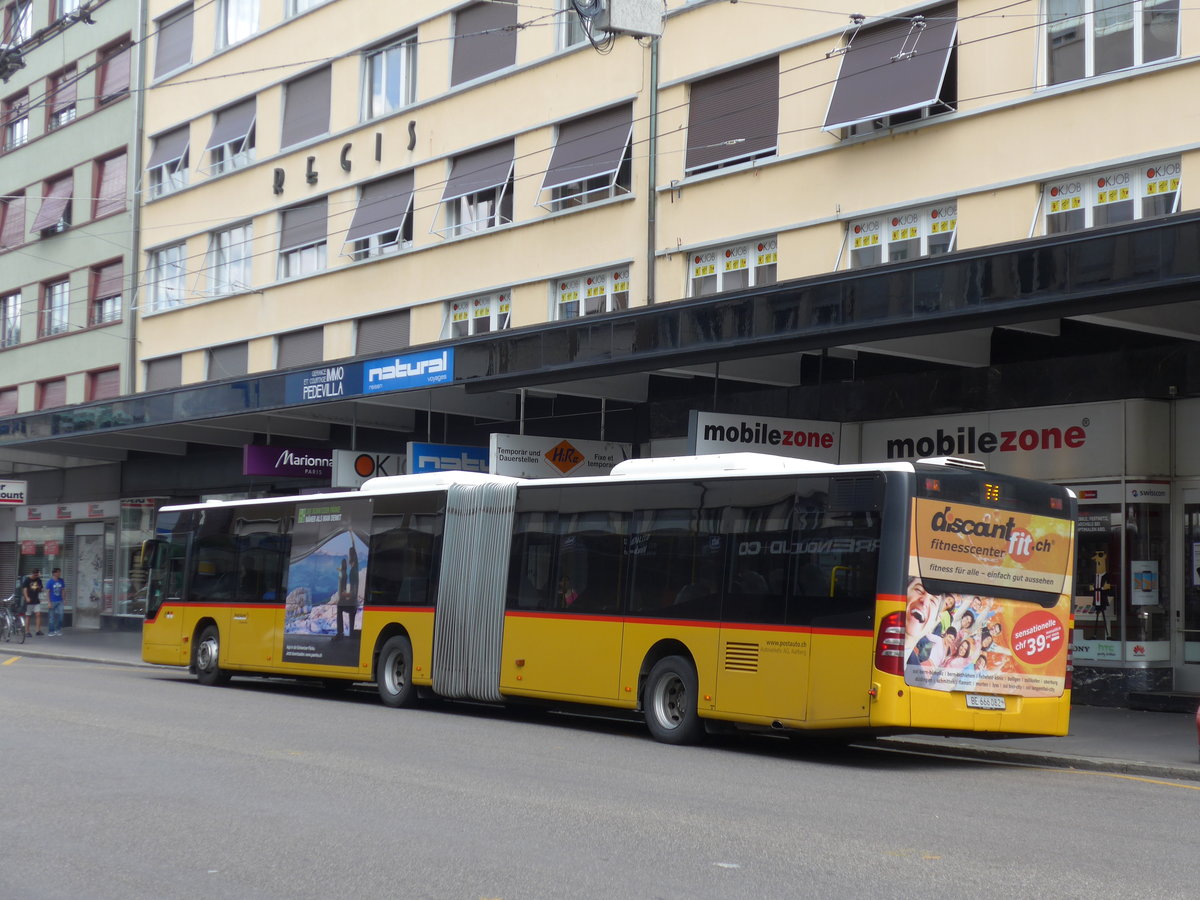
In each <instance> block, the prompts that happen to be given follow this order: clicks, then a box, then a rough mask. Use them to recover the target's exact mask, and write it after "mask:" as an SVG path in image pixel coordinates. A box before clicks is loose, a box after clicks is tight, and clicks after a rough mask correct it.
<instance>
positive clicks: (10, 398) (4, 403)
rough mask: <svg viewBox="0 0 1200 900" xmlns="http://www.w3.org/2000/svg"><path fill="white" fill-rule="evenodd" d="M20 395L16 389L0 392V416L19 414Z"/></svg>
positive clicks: (6, 389) (5, 389) (11, 388)
mask: <svg viewBox="0 0 1200 900" xmlns="http://www.w3.org/2000/svg"><path fill="white" fill-rule="evenodd" d="M17 398H18V393H17V389H16V388H15V387H10V388H4V389H2V390H0V416H15V415H16V414H17V409H18V406H17Z"/></svg>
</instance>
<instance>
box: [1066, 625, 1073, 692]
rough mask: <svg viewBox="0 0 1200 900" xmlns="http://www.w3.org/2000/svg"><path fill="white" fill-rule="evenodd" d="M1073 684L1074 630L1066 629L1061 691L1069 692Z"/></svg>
mask: <svg viewBox="0 0 1200 900" xmlns="http://www.w3.org/2000/svg"><path fill="white" fill-rule="evenodd" d="M1074 682H1075V629H1074V628H1068V629H1067V671H1066V673H1065V675H1064V676H1063V690H1065V691H1069V690H1071V685H1072V684H1074Z"/></svg>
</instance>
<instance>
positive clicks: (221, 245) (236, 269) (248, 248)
mask: <svg viewBox="0 0 1200 900" xmlns="http://www.w3.org/2000/svg"><path fill="white" fill-rule="evenodd" d="M252 239H253V238H252V233H251V226H250V223H249V222H246V223H245V224H243V225H235V226H234V227H232V228H225V229H222V230H221V231H214V232H213V233H212V234H211V235H210V236H209V244H208V265H207V266H206V267H205V271H206V272H207V275H208V290H209V293H210V294H213V295H216V296H220V295H224V294H238V293H242V292H243V291H247V290H249V289H250V280H251V275H250V266H251V262H252V261H253V246H252Z"/></svg>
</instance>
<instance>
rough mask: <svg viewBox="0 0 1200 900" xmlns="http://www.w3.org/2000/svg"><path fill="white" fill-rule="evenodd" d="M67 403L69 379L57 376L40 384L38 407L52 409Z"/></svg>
mask: <svg viewBox="0 0 1200 900" xmlns="http://www.w3.org/2000/svg"><path fill="white" fill-rule="evenodd" d="M66 403H67V379H65V378H56V379H54V380H53V381H43V382H42V383H41V384H40V385H38V409H51V408H53V407H55V406H65V405H66Z"/></svg>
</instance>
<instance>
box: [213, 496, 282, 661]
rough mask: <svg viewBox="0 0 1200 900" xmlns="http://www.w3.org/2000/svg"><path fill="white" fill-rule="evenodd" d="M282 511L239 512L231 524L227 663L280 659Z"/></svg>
mask: <svg viewBox="0 0 1200 900" xmlns="http://www.w3.org/2000/svg"><path fill="white" fill-rule="evenodd" d="M282 518H283V517H282V510H281V509H280V507H279V506H278V505H275V506H273V507H258V508H254V507H250V508H246V509H243V510H242V511H241V512H240V514H239V515H238V517H237V519H236V520H235V521H234V522H233V523H232V530H233V533H234V537H235V544H236V549H237V564H236V568H235V570H234V571H236V572H237V580H236V582H234V584H233V590H232V597H231V609H230V624H229V637H228V640H227V643H226V649H227V651H228V661H229V663H230V664H231V665H239V666H258V667H261V666H267V665H272V664H274V663H276V662H278V661H279V655H278V654H279V650H280V648H279V647H278V646H277V644H278V643H279V641H280V640H281V637H280V634H281V632H282V630H283V599H282V596H281V594H282V590H283V586H282V580H283V568H284V562H285V560H286V557H287V550H286V547H285V544H286V538H285V536H284V534H282V533H281V531H283V529H282V528H281V525H282Z"/></svg>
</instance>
